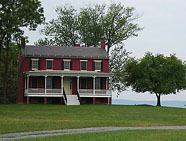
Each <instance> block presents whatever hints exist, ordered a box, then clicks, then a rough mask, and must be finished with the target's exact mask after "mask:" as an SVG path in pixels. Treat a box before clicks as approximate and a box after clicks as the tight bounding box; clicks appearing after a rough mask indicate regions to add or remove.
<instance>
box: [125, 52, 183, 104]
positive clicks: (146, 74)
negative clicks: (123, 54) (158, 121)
mask: <svg viewBox="0 0 186 141" xmlns="http://www.w3.org/2000/svg"><path fill="white" fill-rule="evenodd" d="M125 72H126V73H127V74H125V77H124V81H125V82H126V85H127V86H131V87H132V89H133V90H134V91H136V92H150V93H151V94H155V95H156V97H157V106H161V102H160V98H161V96H162V95H168V94H176V92H179V91H181V90H184V89H185V88H186V65H185V62H182V61H181V60H180V59H178V58H177V57H176V56H175V55H170V56H169V57H166V56H164V55H162V54H157V55H153V54H152V53H146V55H145V56H144V57H143V58H142V59H140V60H135V59H130V60H129V61H128V62H127V64H126V68H125Z"/></svg>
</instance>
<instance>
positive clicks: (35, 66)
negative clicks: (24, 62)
mask: <svg viewBox="0 0 186 141" xmlns="http://www.w3.org/2000/svg"><path fill="white" fill-rule="evenodd" d="M29 68H30V69H31V70H39V69H40V60H39V59H31V60H30V65H29Z"/></svg>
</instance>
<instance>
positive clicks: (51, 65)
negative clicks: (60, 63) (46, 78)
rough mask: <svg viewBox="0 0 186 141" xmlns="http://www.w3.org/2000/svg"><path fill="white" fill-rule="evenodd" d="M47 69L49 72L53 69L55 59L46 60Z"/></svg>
mask: <svg viewBox="0 0 186 141" xmlns="http://www.w3.org/2000/svg"><path fill="white" fill-rule="evenodd" d="M46 69H47V70H52V69H53V59H46Z"/></svg>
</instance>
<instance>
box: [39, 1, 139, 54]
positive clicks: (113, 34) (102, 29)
mask: <svg viewBox="0 0 186 141" xmlns="http://www.w3.org/2000/svg"><path fill="white" fill-rule="evenodd" d="M134 10H135V8H133V7H124V5H121V3H119V4H111V5H109V6H108V7H106V5H105V4H103V5H95V6H94V7H85V8H81V9H80V10H78V11H77V10H75V9H74V8H73V7H72V6H69V5H68V6H63V7H58V8H57V9H56V12H57V14H58V17H57V19H56V20H55V19H53V20H51V21H49V22H48V23H46V25H45V27H44V29H42V30H41V33H42V34H44V35H45V36H46V37H45V38H44V39H40V40H38V42H36V44H39V45H58V46H59V45H60V46H67V45H68V46H73V45H74V44H75V43H77V42H79V43H81V44H82V45H84V46H98V45H99V43H100V41H102V40H104V41H105V42H106V45H107V52H109V51H110V48H111V47H113V46H114V45H116V44H119V43H121V42H122V41H124V40H126V39H128V38H129V37H132V36H137V32H138V31H139V30H141V29H142V28H140V27H139V26H138V25H137V24H135V23H134V21H135V20H136V19H137V18H138V16H137V15H135V14H134Z"/></svg>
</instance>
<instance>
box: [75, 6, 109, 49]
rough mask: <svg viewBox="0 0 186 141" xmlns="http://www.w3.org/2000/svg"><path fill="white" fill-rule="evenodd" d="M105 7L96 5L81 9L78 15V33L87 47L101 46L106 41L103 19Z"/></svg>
mask: <svg viewBox="0 0 186 141" xmlns="http://www.w3.org/2000/svg"><path fill="white" fill-rule="evenodd" d="M104 14H105V5H95V7H93V8H92V7H88V8H83V9H81V11H80V13H79V14H78V33H79V34H80V40H81V43H83V44H84V45H85V46H94V47H96V46H99V42H100V41H102V40H105V39H104V31H103V17H104Z"/></svg>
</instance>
